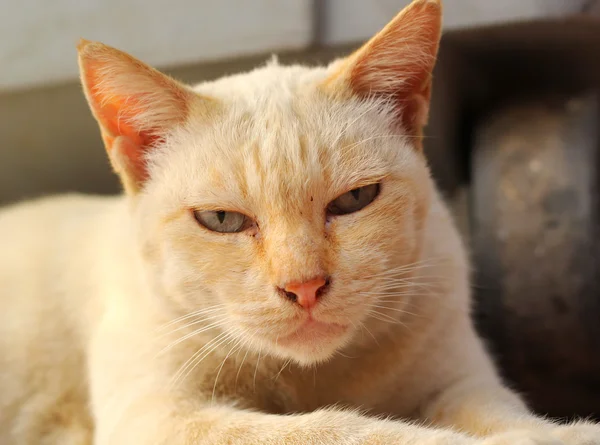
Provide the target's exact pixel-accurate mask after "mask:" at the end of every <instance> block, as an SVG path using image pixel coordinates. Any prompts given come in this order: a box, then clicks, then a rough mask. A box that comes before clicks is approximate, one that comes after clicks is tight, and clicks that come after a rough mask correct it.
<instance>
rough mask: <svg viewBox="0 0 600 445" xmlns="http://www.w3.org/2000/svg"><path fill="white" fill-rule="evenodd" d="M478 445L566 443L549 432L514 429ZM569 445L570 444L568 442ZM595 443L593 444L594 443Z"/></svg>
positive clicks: (547, 444) (491, 437)
mask: <svg viewBox="0 0 600 445" xmlns="http://www.w3.org/2000/svg"><path fill="white" fill-rule="evenodd" d="M478 445H567V444H566V443H565V442H563V441H562V440H560V439H559V438H558V437H557V436H555V435H552V434H550V433H549V432H540V431H530V430H516V431H509V432H506V433H500V434H495V435H493V436H490V437H488V438H486V439H483V440H482V441H481V442H480V443H479V444H478ZM569 445H570V444H569ZM594 445H595V444H594Z"/></svg>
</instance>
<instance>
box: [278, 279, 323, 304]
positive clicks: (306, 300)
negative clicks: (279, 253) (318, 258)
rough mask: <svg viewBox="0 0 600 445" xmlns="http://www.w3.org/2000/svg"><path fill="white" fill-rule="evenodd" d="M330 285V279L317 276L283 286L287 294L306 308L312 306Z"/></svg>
mask: <svg viewBox="0 0 600 445" xmlns="http://www.w3.org/2000/svg"><path fill="white" fill-rule="evenodd" d="M328 285H329V280H327V279H326V278H323V277H317V278H314V279H312V280H309V281H305V282H304V283H288V284H286V285H285V287H284V288H283V289H284V291H285V295H286V296H287V297H288V298H289V299H290V300H292V301H295V302H296V303H298V304H299V305H300V306H302V307H303V308H305V309H310V308H312V307H313V306H314V305H315V304H316V303H317V300H318V299H319V297H320V296H321V295H322V294H323V292H324V291H325V288H326V287H327V286H328Z"/></svg>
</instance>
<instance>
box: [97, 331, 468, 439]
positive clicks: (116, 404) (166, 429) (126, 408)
mask: <svg viewBox="0 0 600 445" xmlns="http://www.w3.org/2000/svg"><path fill="white" fill-rule="evenodd" d="M143 332H148V331H147V330H145V329H144V328H142V327H140V326H138V325H135V324H133V322H130V324H129V325H128V326H127V327H126V328H117V327H116V326H115V323H114V321H111V323H110V324H109V323H107V326H104V327H101V328H100V330H99V331H98V332H97V333H96V335H95V339H94V340H93V342H92V347H91V356H90V361H89V363H90V385H91V398H92V411H93V417H94V419H95V438H94V444H95V445H133V444H135V445H222V444H232V445H233V444H239V445H257V444H270V445H311V444H314V445H316V444H319V445H329V444H331V445H345V444H352V445H367V444H369V445H383V444H385V445H388V444H389V445H393V444H403V445H472V444H474V442H475V439H473V438H470V437H468V436H467V435H463V434H460V433H457V432H453V431H450V430H449V429H443V428H440V429H433V428H425V427H422V426H418V425H414V424H409V423H404V422H400V421H391V420H382V419H376V418H372V417H367V416H364V415H361V414H360V413H357V412H353V411H345V410H338V409H331V410H321V411H316V412H311V413H306V414H299V415H275V414H267V413H263V412H259V411H252V410H248V409H242V408H236V407H234V406H233V405H234V404H235V401H234V403H233V404H232V405H224V404H217V403H215V404H212V403H211V401H212V399H211V395H212V394H211V393H212V383H211V384H210V390H209V392H206V391H205V390H203V389H200V390H198V387H197V382H199V381H201V380H202V378H201V377H202V375H201V371H198V373H199V375H197V376H194V377H197V378H190V379H188V380H187V381H188V382H189V383H187V384H185V385H186V387H185V388H182V387H180V388H179V389H178V390H174V389H170V388H171V387H170V385H169V379H168V378H164V370H165V368H164V366H165V362H166V361H167V360H169V357H173V356H174V355H175V354H174V353H173V354H171V355H169V354H166V355H164V356H162V357H160V360H156V359H155V355H154V354H151V355H149V354H146V353H144V352H143V351H140V348H139V347H136V346H135V343H133V342H132V339H133V338H134V337H136V336H139V337H144V334H143ZM213 365H214V364H213ZM214 368H215V366H212V365H211V366H205V369H210V370H211V371H212V370H213V369H214ZM161 375H162V376H161ZM259 380H260V377H259ZM211 382H212V380H211ZM246 383H247V384H250V385H251V384H252V383H251V382H250V383H248V382H246ZM240 384H242V382H240ZM256 390H257V391H260V385H259V386H257V388H256ZM239 402H240V403H244V404H245V405H249V403H248V402H247V401H241V400H240V401H239Z"/></svg>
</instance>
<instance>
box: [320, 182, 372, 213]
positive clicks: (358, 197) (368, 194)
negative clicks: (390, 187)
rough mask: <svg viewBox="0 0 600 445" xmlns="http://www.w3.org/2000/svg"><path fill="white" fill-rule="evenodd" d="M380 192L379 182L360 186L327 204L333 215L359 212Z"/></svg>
mask: <svg viewBox="0 0 600 445" xmlns="http://www.w3.org/2000/svg"><path fill="white" fill-rule="evenodd" d="M378 194H379V184H371V185H366V186H364V187H358V188H355V189H353V190H350V191H349V192H346V193H344V194H343V195H340V196H338V197H337V198H336V199H334V200H333V201H331V203H329V205H328V206H327V211H328V212H329V213H331V214H332V215H346V214H348V213H354V212H358V211H359V210H361V209H363V208H365V207H366V206H368V205H369V204H371V203H372V202H373V200H374V199H375V198H376V197H377V195H378Z"/></svg>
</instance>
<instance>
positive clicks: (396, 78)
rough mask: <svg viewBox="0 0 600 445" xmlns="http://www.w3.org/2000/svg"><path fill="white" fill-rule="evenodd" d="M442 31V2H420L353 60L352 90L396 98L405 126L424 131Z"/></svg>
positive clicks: (350, 77) (409, 129)
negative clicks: (422, 128)
mask: <svg viewBox="0 0 600 445" xmlns="http://www.w3.org/2000/svg"><path fill="white" fill-rule="evenodd" d="M440 32H441V7H440V5H439V3H437V2H433V1H427V0H422V1H414V2H413V3H411V5H409V6H408V7H407V8H405V9H404V11H402V12H401V13H400V14H399V15H398V16H397V17H396V18H395V19H394V20H392V22H390V24H388V25H387V26H386V27H385V28H384V29H383V30H382V31H381V32H380V33H379V34H377V35H376V36H375V37H373V38H372V39H371V40H370V41H369V42H367V43H366V44H365V45H364V46H363V47H362V48H361V49H359V50H358V51H357V52H356V53H355V54H354V55H353V56H351V57H350V61H349V62H350V66H349V68H350V73H349V81H350V85H351V88H352V90H353V91H354V92H355V93H357V94H359V95H362V96H371V95H372V96H381V97H386V98H391V99H393V100H395V101H396V103H397V107H398V112H399V115H400V116H401V119H402V121H401V124H402V126H403V127H404V128H405V129H406V130H408V131H409V132H411V133H415V134H416V133H419V132H420V127H421V126H423V125H424V124H425V123H426V121H427V115H428V103H429V99H430V89H431V72H432V71H433V67H434V65H435V59H436V54H437V50H438V44H439V39H440Z"/></svg>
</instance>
